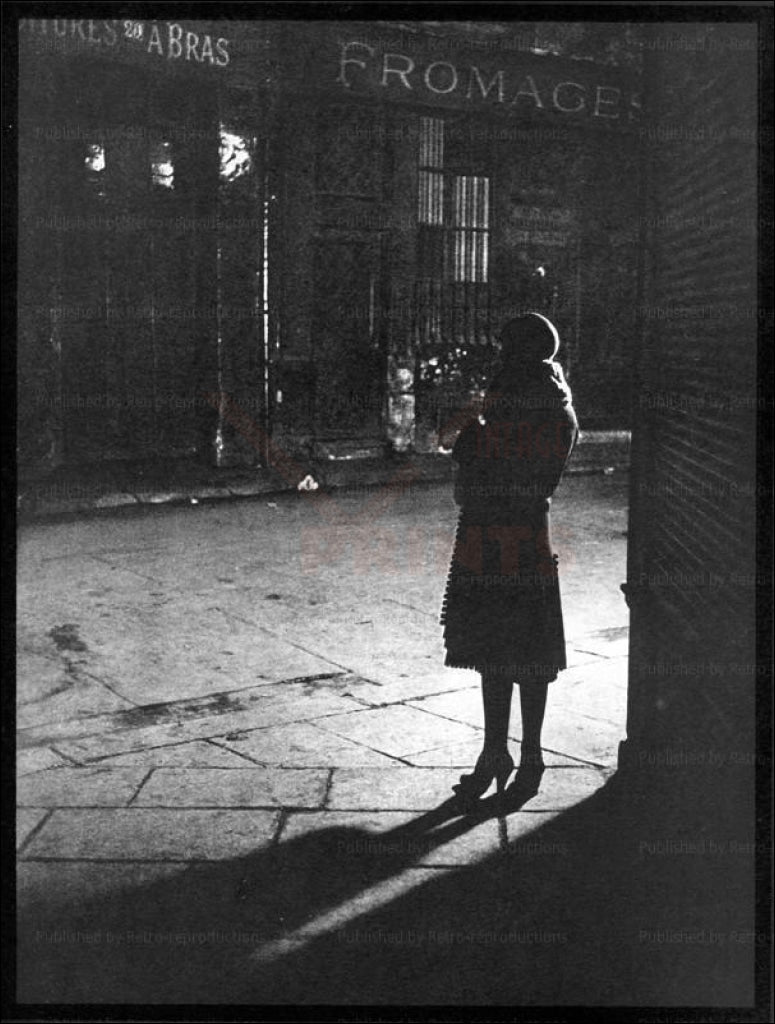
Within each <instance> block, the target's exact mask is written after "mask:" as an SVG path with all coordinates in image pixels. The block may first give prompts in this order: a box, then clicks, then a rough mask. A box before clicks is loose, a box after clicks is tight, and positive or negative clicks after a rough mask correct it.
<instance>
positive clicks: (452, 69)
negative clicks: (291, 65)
mask: <svg viewBox="0 0 775 1024" xmlns="http://www.w3.org/2000/svg"><path fill="white" fill-rule="evenodd" d="M336 82H337V83H338V84H339V85H340V86H342V87H343V88H345V89H353V88H355V89H356V90H357V89H363V88H372V89H373V88H374V87H381V88H391V89H392V91H393V95H394V96H395V95H397V94H398V95H399V96H400V95H401V94H403V95H404V97H405V98H406V99H412V98H414V99H417V100H418V101H425V102H427V101H428V100H429V99H432V98H434V97H450V98H451V99H454V100H457V101H459V102H460V103H462V104H463V105H472V104H474V103H479V104H481V103H482V102H484V101H489V102H490V103H492V104H497V105H498V106H499V107H501V108H502V109H508V110H513V111H515V112H518V113H522V112H531V111H541V110H553V111H557V112H558V113H561V114H581V115H584V116H587V117H592V118H597V119H599V120H601V121H617V120H630V121H632V120H635V119H636V118H637V115H638V113H639V111H640V102H639V98H638V96H637V94H635V93H632V94H626V93H625V91H624V90H623V89H622V88H619V87H616V86H613V85H601V84H597V83H594V82H589V81H586V82H576V81H573V80H572V79H570V78H568V79H561V80H559V81H557V80H552V79H548V80H547V77H546V76H545V75H539V74H537V73H532V74H519V73H514V72H513V71H512V72H507V71H506V70H504V69H496V70H491V69H490V70H485V69H483V68H481V67H479V66H477V65H475V64H465V65H461V64H454V63H451V62H450V61H448V60H434V61H430V62H429V63H421V62H419V61H416V60H415V59H414V58H413V57H410V56H409V55H408V54H405V53H398V52H387V51H385V52H378V50H377V48H376V47H374V46H371V45H369V43H365V42H360V41H358V40H349V41H347V42H342V43H340V54H339V73H338V75H337V78H336Z"/></svg>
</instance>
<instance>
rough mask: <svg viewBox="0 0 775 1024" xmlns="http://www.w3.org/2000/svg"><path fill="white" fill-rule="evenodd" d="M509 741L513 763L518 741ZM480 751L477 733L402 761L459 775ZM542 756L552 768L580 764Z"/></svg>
mask: <svg viewBox="0 0 775 1024" xmlns="http://www.w3.org/2000/svg"><path fill="white" fill-rule="evenodd" d="M511 739H512V741H513V742H512V744H511V748H510V749H511V756H512V757H513V758H514V760H515V761H519V743H518V740H517V739H515V737H514V736H512V737H511ZM481 749H482V735H481V733H479V734H477V735H476V736H473V737H471V739H470V740H467V741H464V742H463V743H450V744H449V745H448V746H446V747H436V748H435V749H434V750H424V751H421V752H420V753H419V754H407V755H405V756H404V758H403V760H405V761H408V762H409V764H411V765H416V766H417V767H418V768H457V769H458V774H459V773H460V771H471V769H472V768H473V766H474V764H475V763H476V759H477V757H478V756H479V753H480V751H481ZM543 755H544V764H547V765H550V766H552V767H567V768H573V767H576V766H578V765H579V763H580V762H579V761H577V760H576V759H575V758H573V757H567V756H566V755H565V754H558V753H555V752H554V751H552V750H546V749H544V751H543Z"/></svg>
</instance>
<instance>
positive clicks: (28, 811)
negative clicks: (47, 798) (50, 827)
mask: <svg viewBox="0 0 775 1024" xmlns="http://www.w3.org/2000/svg"><path fill="white" fill-rule="evenodd" d="M47 814H48V810H46V809H45V808H36V807H19V808H17V810H16V849H17V850H18V849H19V847H20V846H22V844H23V843H24V842H25V840H26V839H27V837H28V836H29V834H30V832H32V830H33V829H34V828H35V827H36V826H37V825H39V824H40V823H41V821H43V819H44V818H45V817H46V815H47Z"/></svg>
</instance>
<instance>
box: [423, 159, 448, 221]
mask: <svg viewBox="0 0 775 1024" xmlns="http://www.w3.org/2000/svg"><path fill="white" fill-rule="evenodd" d="M417 216H418V219H419V221H420V223H421V224H436V225H438V224H441V223H443V220H444V176H443V175H441V174H435V173H434V172H432V171H420V181H419V197H418V210H417Z"/></svg>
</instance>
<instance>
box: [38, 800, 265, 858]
mask: <svg viewBox="0 0 775 1024" xmlns="http://www.w3.org/2000/svg"><path fill="white" fill-rule="evenodd" d="M279 814H280V812H279V811H261V810H188V809H178V808H175V809H172V808H150V807H124V808H114V809H111V808H99V809H90V810H83V809H65V810H56V811H54V812H53V813H52V814H51V817H50V818H49V819H48V820H47V821H46V822H45V824H44V825H43V827H42V828H41V830H40V831H39V832H38V833H37V834H36V835H35V836H34V837H33V838H32V840H31V842H30V844H29V846H28V847H27V848H26V849H25V851H24V853H23V857H24V858H26V859H36V858H61V859H63V860H144V861H151V860H161V861H171V860H175V861H185V860H224V859H226V860H228V859H231V858H233V857H240V856H244V855H247V854H250V853H253V852H255V851H256V850H260V849H263V848H265V847H266V846H268V845H269V844H270V843H271V841H272V837H273V836H274V834H275V831H276V828H277V823H278V820H279Z"/></svg>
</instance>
